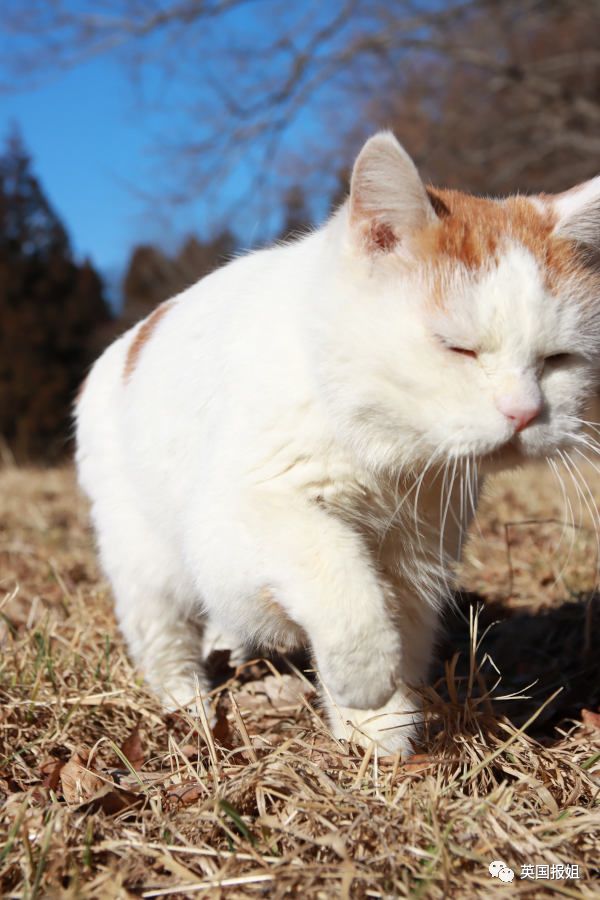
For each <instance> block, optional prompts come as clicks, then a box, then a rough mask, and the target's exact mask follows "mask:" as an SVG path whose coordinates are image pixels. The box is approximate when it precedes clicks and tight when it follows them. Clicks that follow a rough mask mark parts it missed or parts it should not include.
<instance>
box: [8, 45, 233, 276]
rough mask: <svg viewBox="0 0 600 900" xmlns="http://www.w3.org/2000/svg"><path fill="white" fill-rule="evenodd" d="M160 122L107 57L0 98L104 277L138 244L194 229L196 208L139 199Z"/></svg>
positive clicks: (148, 183)
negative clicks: (153, 204)
mask: <svg viewBox="0 0 600 900" xmlns="http://www.w3.org/2000/svg"><path fill="white" fill-rule="evenodd" d="M163 119H164V114H163V115H162V117H161V115H160V114H158V113H156V114H154V115H152V114H149V113H148V112H143V111H142V109H141V107H140V105H139V104H138V103H137V101H136V98H135V92H134V90H133V88H132V85H131V82H130V79H129V77H128V74H127V72H126V71H125V70H123V68H122V67H121V66H120V65H119V64H118V63H117V62H115V61H113V60H111V59H110V58H105V57H102V58H99V59H97V60H94V61H93V62H89V63H86V64H85V65H82V66H80V67H78V68H77V69H74V70H71V71H67V72H63V73H60V74H58V75H56V76H52V77H49V78H47V79H45V83H44V84H43V85H42V86H40V87H38V88H36V89H31V90H27V91H25V92H16V93H14V94H11V95H0V127H2V128H3V130H4V131H5V132H6V131H8V128H9V126H10V124H11V122H13V121H16V122H17V124H18V125H19V127H20V129H21V131H22V133H23V137H24V140H25V144H26V146H27V148H28V150H29V152H30V153H31V155H32V157H33V164H34V168H35V171H36V173H37V175H38V176H39V178H40V180H41V183H42V186H43V188H44V190H45V192H46V194H47V196H48V197H49V199H50V201H51V203H52V205H53V206H54V208H55V209H56V210H57V212H58V213H59V215H60V216H61V218H62V219H63V221H64V223H65V224H66V226H67V229H68V231H69V234H70V236H71V239H72V243H73V247H74V249H75V252H76V254H77V255H78V256H84V255H87V256H90V257H91V258H92V260H93V262H94V264H95V265H96V266H98V268H99V269H100V270H101V271H102V272H104V273H107V274H109V275H110V274H113V273H114V272H116V271H119V270H122V268H123V266H124V264H125V262H126V259H127V256H128V253H129V251H130V250H131V248H132V246H133V245H134V244H135V243H138V242H140V241H141V240H156V241H159V242H161V243H163V244H167V245H168V244H169V243H171V244H175V243H177V241H178V240H180V239H181V238H182V237H183V235H185V234H186V233H189V232H190V231H193V230H194V229H195V228H197V225H198V216H199V210H198V207H197V206H194V205H193V204H192V205H191V207H190V208H185V209H178V210H177V212H176V213H175V211H174V210H171V209H170V208H167V207H166V206H165V207H164V208H162V209H161V212H160V214H159V211H158V209H157V210H156V215H153V214H151V212H150V211H149V205H148V201H147V199H146V198H145V197H144V196H143V194H144V192H146V191H148V192H152V189H153V183H152V180H153V176H154V175H155V171H156V170H155V166H156V161H155V157H154V155H153V154H154V151H155V149H156V145H157V140H159V137H157V136H159V134H160V127H161V126H162V125H163V121H162V120H163ZM233 188H234V185H232V189H233Z"/></svg>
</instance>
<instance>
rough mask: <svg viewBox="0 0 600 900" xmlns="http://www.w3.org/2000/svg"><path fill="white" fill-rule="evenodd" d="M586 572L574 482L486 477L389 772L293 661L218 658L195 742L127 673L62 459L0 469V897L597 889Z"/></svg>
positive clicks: (598, 745)
mask: <svg viewBox="0 0 600 900" xmlns="http://www.w3.org/2000/svg"><path fill="white" fill-rule="evenodd" d="M584 471H585V475H586V479H587V481H588V483H589V485H590V488H591V491H592V493H593V495H594V496H595V497H596V498H599V497H600V475H598V473H597V472H596V470H595V469H594V468H592V467H591V466H587V467H586V468H585V469H584ZM568 504H570V505H571V508H572V511H573V515H574V517H575V519H576V520H577V522H578V523H580V524H578V525H577V527H575V528H572V527H570V526H567V527H566V528H565V527H563V525H562V524H561V523H562V522H563V520H564V519H565V516H567V518H568V516H569V511H568ZM590 505H591V504H590ZM510 523H512V524H510ZM597 572H598V548H597V539H596V529H595V528H594V523H593V521H592V520H591V516H590V514H589V511H588V509H587V505H586V504H585V503H584V502H583V501H581V498H580V497H578V495H577V494H576V492H575V491H574V490H570V491H569V494H568V495H567V503H565V501H564V499H563V497H562V495H561V491H560V490H559V487H558V486H557V484H556V482H555V481H554V480H553V478H552V474H551V473H550V472H549V471H548V470H546V469H543V468H538V469H532V470H530V471H528V472H526V473H522V474H520V475H518V476H512V477H511V478H507V477H503V478H502V479H499V480H498V481H497V482H496V483H495V485H494V486H493V488H492V490H491V491H490V492H489V496H488V497H487V498H486V501H485V503H484V504H483V508H482V513H481V516H480V531H478V530H477V529H475V530H474V533H473V537H472V540H471V543H470V546H469V549H468V553H467V559H466V561H465V564H464V566H463V567H462V570H461V572H460V584H461V586H462V588H463V589H464V593H463V595H462V598H461V599H460V601H459V603H458V605H457V609H456V611H455V612H454V613H449V614H448V616H447V621H446V636H445V638H444V640H443V641H442V642H441V643H440V646H439V649H438V654H437V663H436V666H435V671H434V672H433V675H432V681H431V686H430V687H429V688H428V689H427V691H426V692H425V703H426V726H425V730H424V734H423V741H422V746H421V747H419V748H418V752H417V753H416V755H415V756H414V757H413V758H412V759H411V760H410V761H408V762H406V763H401V762H400V760H399V759H397V758H390V757H386V758H381V757H379V758H378V756H377V754H376V753H373V752H366V753H363V752H361V751H359V750H357V749H356V748H353V747H348V746H346V745H343V744H341V743H338V742H336V741H334V740H333V739H331V738H330V737H329V736H328V734H327V730H326V728H325V726H324V724H323V722H322V720H321V717H320V713H319V708H318V704H317V703H316V702H315V691H314V688H313V686H312V683H311V681H310V680H309V679H308V678H307V677H304V676H303V675H302V674H301V669H302V663H301V662H298V661H296V663H295V664H294V663H292V662H289V663H288V662H286V661H285V660H280V661H278V663H277V665H275V664H273V663H268V662H265V661H262V660H258V661H254V662H252V663H249V664H248V665H246V666H244V667H242V668H241V669H238V670H237V671H236V672H232V671H229V673H228V674H227V675H226V676H225V677H226V678H227V677H228V680H225V681H224V682H223V683H222V684H221V685H220V687H219V688H217V689H216V690H215V693H214V701H215V706H216V710H217V724H216V726H215V728H214V729H213V730H212V731H210V730H209V729H208V723H206V721H204V723H203V722H202V721H201V720H196V719H193V718H190V717H189V716H187V715H186V714H183V713H182V714H175V713H166V712H165V711H164V710H162V709H161V708H160V706H159V705H158V704H157V702H156V700H155V699H154V698H153V696H152V695H151V694H150V693H149V692H148V691H147V690H146V689H145V687H144V685H143V684H142V683H141V680H140V678H139V676H138V675H137V674H136V672H135V671H134V670H133V669H132V667H131V665H130V663H129V661H128V659H127V656H126V653H125V651H124V646H123V642H122V640H121V638H120V635H119V633H118V631H117V630H116V627H115V621H114V618H113V613H112V608H111V599H110V595H109V591H108V589H107V586H106V583H105V582H104V581H103V580H102V578H101V577H100V575H99V573H98V569H97V566H96V562H95V558H94V552H93V541H92V536H91V532H90V530H89V527H88V524H87V519H86V508H85V503H84V502H83V501H82V499H81V498H80V497H79V496H78V494H77V490H76V487H75V482H74V476H73V472H72V470H71V468H69V467H65V468H61V469H49V470H46V471H42V470H33V469H17V468H14V467H11V466H6V467H5V468H4V469H2V470H0V604H1V614H2V615H1V620H0V642H1V653H0V704H1V705H0V727H1V730H0V735H1V741H0V893H1V895H2V896H3V897H6V898H11V897H15V898H16V897H19V898H21V897H23V898H35V897H51V898H54V897H60V898H63V897H64V898H67V897H68V898H77V897H86V898H87V897H98V898H125V897H134V896H135V897H139V896H141V897H163V896H164V897H179V898H181V897H195V896H196V895H198V896H201V897H211V898H212V897H214V898H232V900H233V898H238V897H239V898H241V897H244V898H246V897H268V898H288V897H289V898H292V897H295V898H322V900H329V898H338V897H339V898H395V897H415V898H430V897H431V898H455V897H456V898H463V897H464V898H488V897H500V898H502V897H504V898H507V897H514V896H519V897H530V898H538V897H554V896H557V897H582V898H591V897H599V896H600V869H599V865H600V714H599V709H598V707H599V704H600V654H599V653H598V648H597V647H596V643H595V642H596V640H597V639H598V636H599V635H600V632H599V629H598V623H599V621H600V604H599V602H598V598H597V596H596V594H595V593H594V591H595V587H596V583H597ZM492 860H503V861H504V862H505V863H506V864H507V865H508V866H509V867H511V868H512V869H513V870H514V872H515V878H514V881H513V882H512V883H508V884H504V883H502V882H500V881H499V879H498V878H492V877H491V876H490V874H489V872H488V866H489V864H490V862H491V861H492ZM523 866H530V867H533V873H534V876H537V877H534V878H522V877H521V875H522V874H523V872H524V871H525V872H526V871H531V870H527V869H526V870H523V869H522V867H523ZM544 866H545V867H547V869H544V868H543V867H544ZM561 866H562V869H561ZM566 866H569V867H570V868H569V869H568V870H567V869H565V867H566ZM574 866H578V867H579V871H578V873H577V870H575V869H573V867H574ZM536 867H537V868H536ZM552 867H554V868H552ZM565 874H569V875H570V876H571V877H570V878H566V877H564V875H565ZM577 874H578V875H579V877H578V878H577V877H574V876H575V875H577Z"/></svg>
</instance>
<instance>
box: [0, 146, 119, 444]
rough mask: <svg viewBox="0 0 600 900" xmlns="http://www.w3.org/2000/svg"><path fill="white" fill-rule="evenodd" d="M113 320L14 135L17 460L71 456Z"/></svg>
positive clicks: (7, 155) (3, 201)
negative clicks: (74, 415)
mask: <svg viewBox="0 0 600 900" xmlns="http://www.w3.org/2000/svg"><path fill="white" fill-rule="evenodd" d="M108 318H109V314H108V310H107V307H106V304H105V302H104V298H103V292H102V284H101V281H100V278H99V277H98V275H97V274H96V272H95V271H94V269H93V267H92V266H91V264H90V263H89V262H84V263H83V264H82V265H78V264H77V263H76V262H75V260H74V259H73V254H72V251H71V247H70V243H69V238H68V235H67V233H66V230H65V228H64V226H63V225H62V223H61V221H60V219H59V218H58V216H57V215H56V213H55V212H54V210H53V209H52V207H51V205H50V203H49V202H48V200H47V198H46V196H45V194H44V191H43V190H42V187H41V185H40V184H39V181H38V180H37V178H36V176H35V174H34V173H33V170H32V164H31V159H30V157H29V155H28V153H27V151H26V149H25V147H24V145H23V141H22V139H21V137H20V135H19V133H18V131H17V130H16V129H13V130H12V131H11V133H10V134H9V136H8V138H7V140H6V144H5V147H4V150H3V152H2V153H1V154H0V437H1V438H2V440H3V442H4V443H5V444H7V445H8V447H9V448H10V450H11V451H12V453H13V454H14V456H15V457H16V458H17V459H19V460H24V459H33V458H35V459H54V458H56V457H58V456H60V455H61V454H62V453H64V452H65V450H66V449H67V446H68V442H69V433H70V410H71V405H72V402H73V398H74V396H75V392H76V390H77V387H78V385H79V383H80V382H81V380H82V378H83V377H84V375H85V370H86V367H87V365H88V363H89V361H90V360H89V351H88V347H89V343H90V337H91V336H92V334H93V332H94V331H95V329H96V328H97V327H98V326H100V325H101V324H102V323H104V322H106V321H107V319H108Z"/></svg>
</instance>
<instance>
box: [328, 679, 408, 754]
mask: <svg viewBox="0 0 600 900" xmlns="http://www.w3.org/2000/svg"><path fill="white" fill-rule="evenodd" d="M327 705H328V711H329V719H330V723H331V730H332V733H333V735H334V737H336V738H340V739H342V740H345V741H352V742H353V743H355V744H358V745H359V746H361V747H368V746H369V745H370V744H371V743H375V744H376V745H377V747H378V748H379V750H380V752H381V753H384V754H391V753H400V754H401V755H402V756H403V757H406V756H410V755H411V754H412V753H413V752H414V747H413V742H414V740H415V737H416V734H417V727H418V725H419V723H420V722H421V720H422V716H421V713H420V711H419V708H418V705H417V703H416V702H415V699H414V698H410V696H407V694H406V693H401V692H399V691H398V692H396V693H395V694H393V695H392V697H391V698H390V700H388V702H387V703H386V704H385V706H382V707H380V708H379V709H355V708H353V707H350V706H338V705H337V704H335V703H332V702H329V703H328V704H327Z"/></svg>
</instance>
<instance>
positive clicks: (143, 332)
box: [123, 300, 173, 381]
mask: <svg viewBox="0 0 600 900" xmlns="http://www.w3.org/2000/svg"><path fill="white" fill-rule="evenodd" d="M172 305H173V301H172V300H166V301H165V302H164V303H161V304H160V306H157V307H156V309H155V310H154V312H152V313H150V315H149V316H148V318H146V319H144V321H143V322H142V324H141V325H140V327H139V328H138V330H137V331H136V333H135V334H134V336H133V340H132V342H131V344H130V346H129V350H128V351H127V357H126V359H125V366H124V368H123V380H124V381H128V380H129V379H130V378H131V375H132V374H133V372H134V370H135V367H136V366H137V364H138V361H139V358H140V355H141V353H142V350H143V349H144V347H145V346H146V344H147V343H148V341H149V340H150V338H151V337H152V335H153V334H154V331H155V329H156V326H157V325H158V323H159V322H160V320H161V319H162V318H163V317H164V316H165V315H166V313H168V311H169V310H170V308H171V306H172Z"/></svg>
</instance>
